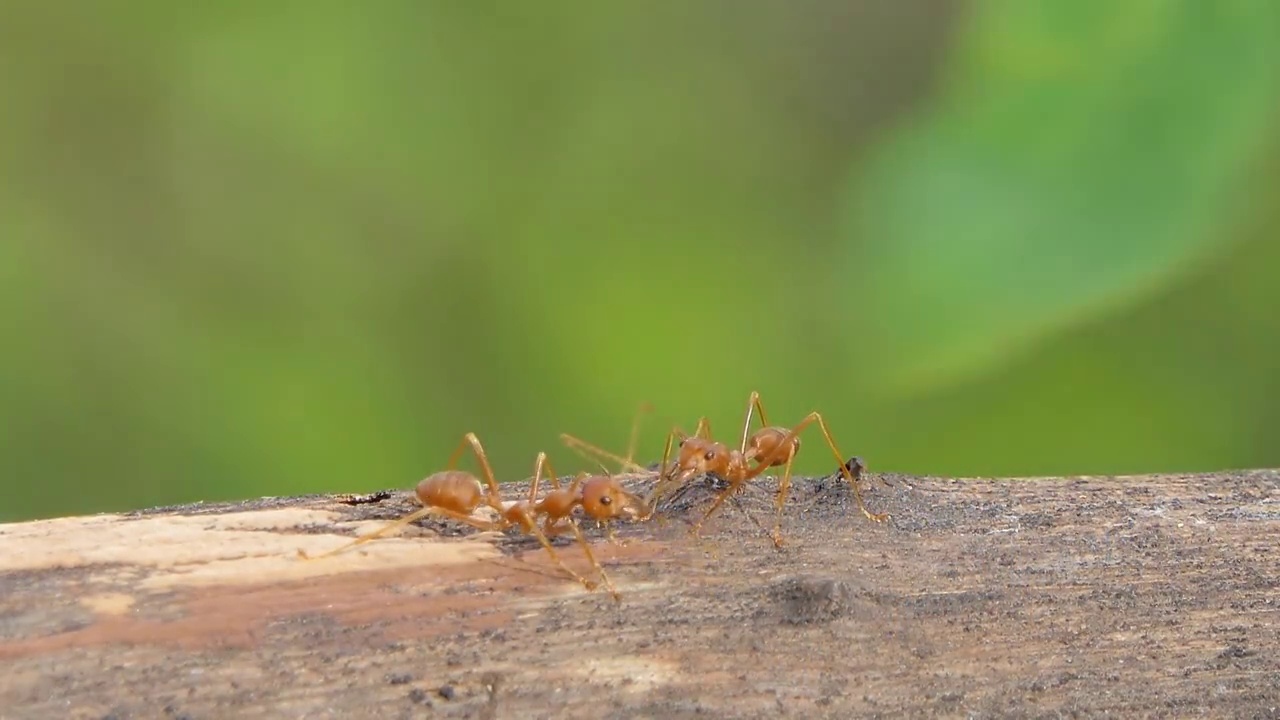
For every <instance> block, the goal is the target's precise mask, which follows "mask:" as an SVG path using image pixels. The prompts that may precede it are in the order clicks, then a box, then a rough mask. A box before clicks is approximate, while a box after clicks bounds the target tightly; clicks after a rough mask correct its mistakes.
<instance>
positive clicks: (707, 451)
mask: <svg viewBox="0 0 1280 720" xmlns="http://www.w3.org/2000/svg"><path fill="white" fill-rule="evenodd" d="M730 460H731V458H730V452H729V448H728V447H726V446H725V445H724V444H722V443H718V442H709V441H706V440H703V441H701V442H699V443H692V442H690V443H688V444H686V445H685V446H684V447H683V448H680V466H681V467H683V468H685V469H688V470H696V471H697V472H699V473H715V474H717V475H720V474H723V473H724V471H725V470H727V469H728V467H729V462H730Z"/></svg>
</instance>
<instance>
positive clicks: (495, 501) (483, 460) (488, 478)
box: [450, 432, 502, 514]
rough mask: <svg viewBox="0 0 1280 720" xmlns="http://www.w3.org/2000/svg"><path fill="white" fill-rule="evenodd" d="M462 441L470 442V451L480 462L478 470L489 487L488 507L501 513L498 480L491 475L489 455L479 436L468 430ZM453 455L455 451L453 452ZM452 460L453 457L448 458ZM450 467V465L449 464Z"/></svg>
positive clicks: (500, 493)
mask: <svg viewBox="0 0 1280 720" xmlns="http://www.w3.org/2000/svg"><path fill="white" fill-rule="evenodd" d="M463 441H464V442H467V443H470V445H471V451H472V452H474V453H475V455H476V460H478V461H479V462H480V470H481V471H482V472H483V473H484V481H485V484H486V485H487V486H488V488H489V499H488V505H489V507H491V508H493V509H494V510H497V511H498V513H499V514H501V513H502V492H501V491H500V490H498V481H497V480H496V479H495V478H494V477H493V468H492V467H490V466H489V456H488V454H487V453H485V451H484V446H483V445H481V444H480V438H478V437H476V434H475V433H473V432H469V433H467V434H466V436H465V437H464V438H463ZM454 454H455V455H456V454H457V452H455V453H454ZM450 462H453V459H452V458H451V459H450ZM450 467H452V465H450Z"/></svg>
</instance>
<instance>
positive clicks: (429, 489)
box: [298, 433, 619, 600]
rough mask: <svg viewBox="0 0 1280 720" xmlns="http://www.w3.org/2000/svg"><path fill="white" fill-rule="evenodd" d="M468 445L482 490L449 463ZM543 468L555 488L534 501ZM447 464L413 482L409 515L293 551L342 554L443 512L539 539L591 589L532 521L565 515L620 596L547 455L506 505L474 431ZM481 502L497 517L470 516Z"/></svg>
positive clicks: (572, 494) (577, 494)
mask: <svg viewBox="0 0 1280 720" xmlns="http://www.w3.org/2000/svg"><path fill="white" fill-rule="evenodd" d="M468 445H470V446H471V450H472V452H474V453H475V456H476V459H477V460H478V461H479V462H480V467H481V470H482V471H483V473H484V477H485V483H486V484H487V488H488V492H487V493H486V492H485V485H483V484H481V481H480V479H479V478H477V477H476V476H475V475H473V474H471V473H469V472H467V471H465V470H456V469H454V466H455V465H457V463H458V460H459V459H460V458H461V456H462V453H463V451H464V450H465V449H466V447H467V446H468ZM544 467H545V468H546V469H547V471H548V473H549V474H550V475H551V478H552V484H553V486H554V487H555V488H556V489H555V490H553V491H552V492H551V493H549V494H548V495H547V497H545V498H543V499H542V500H541V501H538V500H537V493H538V485H539V481H540V480H541V478H542V472H543V468H544ZM446 468H447V469H445V470H442V471H440V472H437V473H434V474H432V475H429V476H427V477H426V478H425V479H423V480H422V481H421V482H419V483H418V485H417V487H416V488H414V494H415V495H416V496H417V498H418V502H420V503H422V509H420V510H417V511H415V512H413V513H410V514H409V515H407V516H405V517H403V518H400V519H399V520H396V521H395V522H392V523H390V524H388V525H386V526H384V527H382V528H380V529H378V530H376V531H374V532H372V533H369V534H368V535H362V536H360V537H358V538H356V539H355V540H353V541H352V542H350V543H347V544H346V545H341V546H339V547H337V548H335V549H333V550H330V551H328V552H325V553H322V554H320V555H315V556H308V555H307V554H306V553H305V552H303V551H302V550H299V551H298V554H299V555H300V556H301V557H302V558H303V559H306V560H315V559H319V558H323V557H327V556H329V555H334V554H336V553H339V552H342V551H343V550H346V549H347V548H350V547H353V546H355V545H360V544H362V543H366V542H369V541H371V540H374V539H376V538H379V537H382V536H383V535H386V534H387V533H388V532H391V531H392V530H394V529H395V528H398V527H401V526H403V525H407V524H409V523H411V522H413V521H414V520H417V519H419V518H423V517H426V516H428V515H442V516H444V517H448V518H452V519H454V520H457V521H459V522H462V523H466V524H467V525H470V526H472V527H475V528H478V529H481V530H499V531H501V530H506V529H507V528H509V527H519V528H520V529H521V531H523V532H525V533H527V534H530V535H533V536H534V537H535V538H537V539H538V542H540V543H541V544H542V546H543V547H544V548H545V549H546V551H547V554H549V555H550V556H551V559H552V560H553V561H554V562H555V563H556V565H557V566H558V567H559V568H560V569H562V570H564V571H565V572H566V573H568V574H569V576H570V577H572V578H573V579H574V580H577V581H578V582H580V583H582V586H583V587H585V588H586V589H587V590H594V589H596V587H597V585H596V583H594V582H592V581H590V580H587V579H586V578H584V577H582V576H581V575H579V574H578V573H576V572H574V571H573V570H572V569H571V568H569V566H567V565H565V564H564V561H563V560H561V558H560V556H559V555H558V554H557V553H556V551H555V548H553V547H552V545H551V542H550V541H549V540H548V539H547V536H546V534H544V533H543V531H542V530H540V529H539V528H538V524H537V519H538V517H539V516H546V517H547V526H548V527H549V528H550V527H551V526H552V525H553V524H554V522H556V521H559V520H561V519H565V518H567V519H568V521H569V524H570V525H571V526H572V528H573V531H574V533H575V534H576V535H577V539H578V541H579V543H580V544H581V545H582V548H583V551H584V553H585V554H586V556H587V559H588V561H590V562H591V564H592V566H593V568H594V569H595V570H596V571H597V572H598V573H599V574H600V577H601V579H602V580H604V582H605V585H606V587H607V588H608V589H609V592H610V593H611V594H612V595H613V597H614V599H615V600H616V599H619V595H618V591H617V590H616V589H615V588H614V587H613V584H612V583H611V582H610V581H609V579H608V576H607V575H606V574H605V572H604V568H603V567H601V566H600V563H599V562H597V561H596V559H595V555H594V554H593V553H592V552H591V548H590V546H589V545H588V544H587V540H586V538H585V537H584V536H583V535H582V531H581V529H580V528H579V527H578V525H577V522H576V521H574V519H573V518H572V517H570V516H569V513H571V512H572V511H573V508H574V506H576V505H579V504H583V500H582V498H581V495H582V492H581V491H579V490H578V489H577V488H576V485H577V483H575V488H573V489H571V490H570V491H569V496H568V497H567V498H566V496H564V495H563V493H565V491H563V490H561V489H560V482H559V479H558V478H556V476H555V472H554V470H552V468H551V464H550V462H549V461H548V460H547V454H546V453H541V452H540V453H538V459H537V462H536V463H535V464H534V476H533V482H532V483H531V485H530V488H529V496H528V498H527V499H524V500H517V501H516V502H514V503H511V504H509V505H503V503H502V495H501V493H500V491H499V490H498V483H497V480H496V479H495V478H494V475H493V469H492V468H491V467H490V466H489V458H488V456H487V454H486V453H485V450H484V446H482V445H481V444H480V439H479V438H478V437H476V434H475V433H467V434H466V435H465V436H464V437H463V439H462V442H461V443H459V445H458V448H457V449H456V450H454V452H453V455H451V456H450V457H449V463H448V465H446ZM595 493H596V496H597V497H599V496H600V495H601V490H600V489H599V488H598V486H597V488H596V489H595ZM566 503H567V504H566ZM597 504H598V501H597ZM481 505H485V506H487V507H489V508H491V509H493V510H494V511H495V512H497V514H498V519H497V520H484V519H481V518H478V517H475V512H476V510H477V509H478V508H479V507H480V506H481ZM583 507H584V510H587V506H586V505H585V504H584V506H583ZM587 512H588V514H589V515H590V514H591V512H590V511H589V510H588V511H587ZM602 514H604V513H602Z"/></svg>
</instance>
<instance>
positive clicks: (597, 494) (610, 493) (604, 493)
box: [582, 475, 628, 520]
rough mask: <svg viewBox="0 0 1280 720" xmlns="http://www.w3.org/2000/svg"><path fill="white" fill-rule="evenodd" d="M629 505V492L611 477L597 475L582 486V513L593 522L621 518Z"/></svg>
mask: <svg viewBox="0 0 1280 720" xmlns="http://www.w3.org/2000/svg"><path fill="white" fill-rule="evenodd" d="M627 505H628V497H627V492H626V491H625V490H623V489H622V485H620V484H619V483H618V481H617V480H614V479H613V478H611V477H605V476H601V475H597V476H596V477H593V478H591V479H589V480H587V481H586V482H584V483H583V484H582V511H583V512H585V513H586V514H587V516H588V517H590V518H592V519H593V520H611V519H613V518H616V517H619V516H621V515H622V514H623V511H624V510H625V509H626V507H627Z"/></svg>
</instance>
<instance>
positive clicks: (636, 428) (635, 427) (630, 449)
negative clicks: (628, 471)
mask: <svg viewBox="0 0 1280 720" xmlns="http://www.w3.org/2000/svg"><path fill="white" fill-rule="evenodd" d="M651 412H653V405H651V404H650V403H647V402H645V403H640V408H639V409H638V410H636V416H635V417H634V418H632V420H631V440H630V442H629V443H628V444H627V463H626V464H627V465H628V466H633V465H635V463H634V462H633V461H634V459H635V457H636V443H638V442H639V440H640V421H641V420H643V419H644V416H645V415H647V414H648V413H651ZM624 469H625V466H624Z"/></svg>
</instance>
